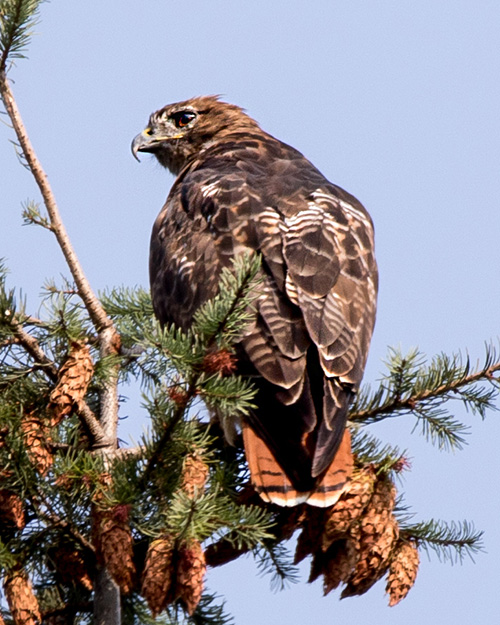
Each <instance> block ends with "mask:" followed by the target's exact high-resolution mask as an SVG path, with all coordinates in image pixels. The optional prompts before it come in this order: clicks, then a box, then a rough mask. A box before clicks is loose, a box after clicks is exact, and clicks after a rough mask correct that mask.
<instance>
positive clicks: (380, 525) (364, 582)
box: [342, 478, 399, 598]
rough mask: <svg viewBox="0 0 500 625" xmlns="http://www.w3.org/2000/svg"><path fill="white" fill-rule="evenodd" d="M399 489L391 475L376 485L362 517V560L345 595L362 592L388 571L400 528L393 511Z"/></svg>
mask: <svg viewBox="0 0 500 625" xmlns="http://www.w3.org/2000/svg"><path fill="white" fill-rule="evenodd" d="M395 498H396V489H395V487H394V484H393V483H392V482H391V481H390V480H389V479H388V478H382V479H379V480H378V481H377V482H376V484H375V489H374V493H373V497H372V499H371V501H370V503H369V504H368V508H367V510H366V512H365V514H364V516H363V518H362V519H361V523H360V527H359V531H360V538H359V559H358V562H357V565H356V568H355V570H354V573H353V574H352V576H351V577H350V578H349V580H348V584H347V586H346V588H345V589H344V591H343V592H342V598H344V597H351V596H353V595H362V594H364V593H365V592H366V591H367V590H369V589H370V588H371V587H372V586H373V584H375V582H377V581H378V580H379V579H380V578H381V577H382V576H383V575H384V574H385V572H386V570H387V567H388V565H389V558H390V555H391V551H392V548H393V546H394V544H395V542H396V541H397V539H398V537H399V527H398V524H397V521H396V519H395V518H394V516H393V514H392V510H393V508H394V501H395Z"/></svg>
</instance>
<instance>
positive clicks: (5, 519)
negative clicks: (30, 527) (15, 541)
mask: <svg viewBox="0 0 500 625" xmlns="http://www.w3.org/2000/svg"><path fill="white" fill-rule="evenodd" d="M0 521H1V522H2V523H5V525H7V526H8V527H9V528H12V529H18V530H22V529H23V528H24V526H25V525H26V520H25V511H24V502H23V500H22V499H21V497H19V495H17V494H16V493H13V492H12V491H11V490H8V489H6V488H4V489H1V490H0Z"/></svg>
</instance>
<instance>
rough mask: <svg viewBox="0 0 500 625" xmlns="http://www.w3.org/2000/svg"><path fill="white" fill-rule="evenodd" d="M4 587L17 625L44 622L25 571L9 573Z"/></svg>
mask: <svg viewBox="0 0 500 625" xmlns="http://www.w3.org/2000/svg"><path fill="white" fill-rule="evenodd" d="M3 586H4V590H5V596H6V597H7V602H8V604H9V608H10V613H11V614H12V618H13V619H14V623H15V625H38V624H39V623H40V622H41V620H42V617H41V615H40V610H39V608H38V601H37V600H36V597H35V595H34V594H33V590H32V588H31V583H30V581H29V579H28V577H27V575H26V574H25V573H24V571H13V572H11V573H8V574H7V575H6V576H5V579H4V582H3Z"/></svg>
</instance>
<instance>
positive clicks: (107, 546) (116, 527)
mask: <svg viewBox="0 0 500 625" xmlns="http://www.w3.org/2000/svg"><path fill="white" fill-rule="evenodd" d="M93 537H94V542H95V546H96V549H97V552H98V555H99V556H100V557H101V559H102V561H103V562H104V564H105V565H106V568H107V569H108V571H109V573H110V575H111V577H112V578H113V579H114V580H115V582H116V583H117V584H118V586H119V587H120V589H121V591H122V592H123V593H125V594H127V593H129V592H130V591H131V590H132V589H133V587H134V581H135V575H136V570H135V564H134V559H133V558H134V550H133V540H132V534H131V531H130V525H129V523H128V506H126V505H119V506H116V507H115V508H113V509H112V510H105V511H102V510H97V509H95V510H94V531H93Z"/></svg>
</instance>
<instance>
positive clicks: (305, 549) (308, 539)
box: [294, 506, 330, 581]
mask: <svg viewBox="0 0 500 625" xmlns="http://www.w3.org/2000/svg"><path fill="white" fill-rule="evenodd" d="M329 513H330V510H329V509H326V510H325V509H323V508H315V507H313V506H307V508H306V509H305V510H304V520H303V523H302V532H301V533H300V534H299V537H298V539H297V547H296V549H295V558H294V564H298V563H299V562H302V560H303V559H304V558H305V557H306V556H308V555H309V554H311V553H316V552H317V551H318V550H319V549H320V546H321V536H322V533H323V528H324V525H325V517H326V515H328V514H329ZM314 579H316V578H314ZM311 581H312V580H311Z"/></svg>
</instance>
